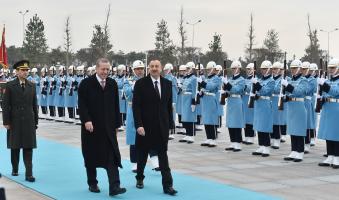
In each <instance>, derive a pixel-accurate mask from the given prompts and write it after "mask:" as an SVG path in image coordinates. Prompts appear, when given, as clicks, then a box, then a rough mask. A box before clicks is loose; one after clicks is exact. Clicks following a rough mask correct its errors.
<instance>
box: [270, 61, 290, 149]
mask: <svg viewBox="0 0 339 200" xmlns="http://www.w3.org/2000/svg"><path fill="white" fill-rule="evenodd" d="M283 68H284V66H283V64H282V63H280V62H275V63H273V66H272V74H273V80H274V90H273V94H272V112H273V133H272V134H271V147H272V148H273V149H279V148H280V140H281V130H282V126H284V125H285V124H286V119H285V116H286V115H285V112H284V110H286V109H283V110H279V107H278V102H279V98H280V95H281V94H280V93H281V89H282V88H281V79H282V78H283V77H282V74H281V72H280V71H281V69H283Z"/></svg>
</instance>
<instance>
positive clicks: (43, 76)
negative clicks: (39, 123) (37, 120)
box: [39, 67, 49, 119]
mask: <svg viewBox="0 0 339 200" xmlns="http://www.w3.org/2000/svg"><path fill="white" fill-rule="evenodd" d="M47 73H48V69H47V68H46V67H43V68H41V71H40V91H39V93H40V98H39V103H40V107H41V113H42V114H41V118H42V119H47V118H48V104H47V95H48V88H49V87H48V76H47Z"/></svg>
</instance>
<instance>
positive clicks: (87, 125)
mask: <svg viewBox="0 0 339 200" xmlns="http://www.w3.org/2000/svg"><path fill="white" fill-rule="evenodd" d="M85 128H86V130H87V131H89V132H90V133H92V132H93V124H92V122H91V121H89V122H86V123H85Z"/></svg>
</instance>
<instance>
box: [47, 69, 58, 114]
mask: <svg viewBox="0 0 339 200" xmlns="http://www.w3.org/2000/svg"><path fill="white" fill-rule="evenodd" d="M56 82H57V80H56V67H55V66H51V67H50V68H49V77H48V93H47V104H48V108H49V118H48V119H49V120H53V119H54V118H55V116H56V114H55V101H54V98H55V95H56Z"/></svg>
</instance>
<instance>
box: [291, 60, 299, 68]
mask: <svg viewBox="0 0 339 200" xmlns="http://www.w3.org/2000/svg"><path fill="white" fill-rule="evenodd" d="M301 65H302V63H301V61H300V60H299V59H295V60H293V61H292V63H291V64H290V68H300V67H301Z"/></svg>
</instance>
